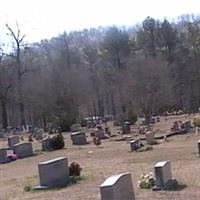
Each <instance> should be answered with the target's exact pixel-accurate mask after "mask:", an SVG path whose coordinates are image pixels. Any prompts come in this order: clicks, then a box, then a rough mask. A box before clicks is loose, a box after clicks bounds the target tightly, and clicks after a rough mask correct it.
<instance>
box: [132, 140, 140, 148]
mask: <svg viewBox="0 0 200 200" xmlns="http://www.w3.org/2000/svg"><path fill="white" fill-rule="evenodd" d="M139 142H140V141H139V140H132V141H130V147H131V151H136V150H138V149H139Z"/></svg>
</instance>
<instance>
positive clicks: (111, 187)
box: [100, 173, 135, 200]
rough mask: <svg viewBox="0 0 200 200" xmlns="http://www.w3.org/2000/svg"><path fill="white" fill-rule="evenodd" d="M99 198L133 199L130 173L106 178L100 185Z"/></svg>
mask: <svg viewBox="0 0 200 200" xmlns="http://www.w3.org/2000/svg"><path fill="white" fill-rule="evenodd" d="M100 193H101V200H135V194H134V189H133V183H132V178H131V174H130V173H123V174H118V175H114V176H111V177H109V178H107V179H106V180H105V181H104V182H103V183H102V184H101V185H100Z"/></svg>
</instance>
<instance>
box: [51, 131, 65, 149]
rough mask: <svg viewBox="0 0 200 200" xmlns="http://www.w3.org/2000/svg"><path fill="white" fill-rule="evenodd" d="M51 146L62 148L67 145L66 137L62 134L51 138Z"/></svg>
mask: <svg viewBox="0 0 200 200" xmlns="http://www.w3.org/2000/svg"><path fill="white" fill-rule="evenodd" d="M50 146H51V148H52V149H53V150H58V149H62V148H63V147H64V146H65V142H64V139H63V137H62V136H61V135H59V134H58V135H55V136H53V137H52V138H51V143H50Z"/></svg>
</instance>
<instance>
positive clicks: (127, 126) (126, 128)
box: [122, 122, 131, 134]
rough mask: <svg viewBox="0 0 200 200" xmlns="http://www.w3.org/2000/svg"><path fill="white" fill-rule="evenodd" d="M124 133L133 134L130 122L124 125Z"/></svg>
mask: <svg viewBox="0 0 200 200" xmlns="http://www.w3.org/2000/svg"><path fill="white" fill-rule="evenodd" d="M122 133H123V134H130V133H131V124H130V122H124V123H123V125H122Z"/></svg>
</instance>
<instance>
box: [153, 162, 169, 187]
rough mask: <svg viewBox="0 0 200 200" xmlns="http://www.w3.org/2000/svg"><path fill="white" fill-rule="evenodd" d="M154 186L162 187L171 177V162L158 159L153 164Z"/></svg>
mask: <svg viewBox="0 0 200 200" xmlns="http://www.w3.org/2000/svg"><path fill="white" fill-rule="evenodd" d="M154 170H155V179H156V186H157V187H160V188H164V187H165V185H166V184H167V183H168V182H169V181H170V180H171V179H172V173H171V162H170V161H160V162H158V163H156V165H155V168H154Z"/></svg>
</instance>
